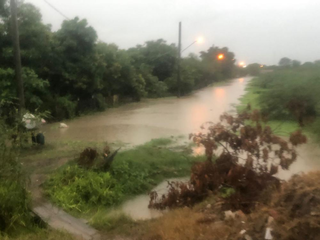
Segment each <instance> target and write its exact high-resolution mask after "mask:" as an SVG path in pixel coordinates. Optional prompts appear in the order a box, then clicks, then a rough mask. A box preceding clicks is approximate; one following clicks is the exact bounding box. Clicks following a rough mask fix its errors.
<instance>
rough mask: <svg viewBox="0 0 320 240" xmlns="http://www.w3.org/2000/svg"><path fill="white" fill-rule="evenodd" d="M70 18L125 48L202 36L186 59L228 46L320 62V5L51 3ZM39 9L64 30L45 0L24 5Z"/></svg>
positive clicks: (303, 0) (274, 58)
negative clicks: (192, 54)
mask: <svg viewBox="0 0 320 240" xmlns="http://www.w3.org/2000/svg"><path fill="white" fill-rule="evenodd" d="M47 1H49V2H50V3H51V4H52V5H54V6H55V7H56V8H57V9H59V10H60V11H61V12H63V13H64V14H65V15H66V16H68V17H69V18H74V17H76V16H78V17H80V18H86V19H87V20H88V22H89V24H90V25H91V26H93V27H94V28H95V30H96V31H97V33H98V36H99V39H100V40H102V41H105V42H108V43H112V42H113V43H116V44H117V45H118V46H119V47H120V48H129V47H134V46H135V45H137V44H143V43H144V42H145V41H148V40H156V39H159V38H163V39H165V40H166V41H167V42H168V43H177V41H178V22H179V21H182V44H183V46H184V47H186V46H188V45H189V44H190V43H192V42H193V41H194V40H195V39H196V38H197V37H198V36H200V35H201V36H203V38H204V39H205V42H204V43H202V44H201V45H200V44H197V45H196V44H195V45H193V46H192V47H190V48H189V49H188V50H187V51H186V52H185V53H184V54H186V55H187V54H189V53H190V52H194V53H199V52H200V51H203V50H207V49H208V48H209V47H210V46H211V45H213V44H214V45H216V46H219V47H224V46H226V47H228V48H229V49H230V50H231V51H232V52H234V53H235V55H236V59H238V60H239V61H245V62H246V63H253V62H259V63H262V64H268V65H270V64H277V63H278V61H279V59H280V58H281V57H289V58H292V59H297V60H300V61H302V62H305V61H314V60H317V59H320V0H157V1H156V0H113V1H111V0H91V1H90V0H47ZM25 2H30V3H33V4H34V5H35V6H37V7H38V8H40V10H41V13H42V15H43V21H44V23H50V24H51V25H52V27H53V30H57V29H59V27H60V25H61V23H62V21H63V20H64V18H63V17H62V16H61V15H59V14H58V13H57V12H56V11H54V10H53V9H52V8H51V7H50V6H49V5H47V4H46V3H45V2H44V0H25Z"/></svg>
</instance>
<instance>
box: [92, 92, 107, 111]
mask: <svg viewBox="0 0 320 240" xmlns="http://www.w3.org/2000/svg"><path fill="white" fill-rule="evenodd" d="M94 99H95V103H96V108H97V109H98V110H99V111H103V110H105V109H106V107H107V103H106V99H105V97H104V96H103V95H102V94H101V93H98V94H95V95H94Z"/></svg>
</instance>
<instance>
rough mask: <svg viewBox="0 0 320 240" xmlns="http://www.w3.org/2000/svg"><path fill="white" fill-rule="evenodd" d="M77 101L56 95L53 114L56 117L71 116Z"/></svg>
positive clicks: (74, 111) (73, 114)
mask: <svg viewBox="0 0 320 240" xmlns="http://www.w3.org/2000/svg"><path fill="white" fill-rule="evenodd" d="M76 106H77V103H76V102H73V101H71V100H70V98H69V97H57V98H56V99H55V106H54V111H53V113H54V114H53V115H54V116H56V118H58V119H65V118H73V117H75V114H76Z"/></svg>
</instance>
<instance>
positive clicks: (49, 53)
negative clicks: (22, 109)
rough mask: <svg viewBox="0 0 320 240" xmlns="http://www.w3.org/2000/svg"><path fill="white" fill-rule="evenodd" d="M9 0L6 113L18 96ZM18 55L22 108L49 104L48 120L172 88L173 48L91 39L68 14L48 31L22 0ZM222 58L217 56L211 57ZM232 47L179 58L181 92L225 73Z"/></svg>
mask: <svg viewBox="0 0 320 240" xmlns="http://www.w3.org/2000/svg"><path fill="white" fill-rule="evenodd" d="M8 4H9V3H8V1H5V0H1V1H0V5H1V6H0V8H1V12H0V14H1V15H0V89H1V92H0V114H2V115H8V114H10V111H12V109H14V106H15V104H16V102H17V99H16V86H15V81H14V64H13V63H14V61H13V49H12V40H11V39H12V36H11V31H10V29H11V28H10V27H11V26H10V25H11V23H10V11H9V5H8ZM18 10H19V11H18V21H19V30H20V45H21V60H22V66H23V75H22V77H23V81H24V89H25V101H26V108H27V110H29V111H31V112H34V111H36V110H37V111H46V110H49V111H50V113H51V115H52V116H53V119H55V120H58V119H63V118H72V117H74V116H76V115H79V114H81V113H83V112H86V111H92V110H103V109H105V108H106V107H107V106H108V104H110V105H111V104H113V103H114V101H115V100H117V99H119V100H120V101H139V100H140V99H141V98H144V97H163V96H167V95H175V94H177V91H178V85H177V47H176V45H174V44H167V43H166V41H164V40H162V39H159V40H156V41H148V42H145V43H144V44H143V45H137V46H136V47H134V48H130V49H128V50H122V49H119V48H118V46H116V45H115V44H107V43H104V42H101V41H98V36H97V33H96V31H95V30H94V28H93V27H91V26H89V25H88V22H87V21H86V20H81V19H79V18H74V19H72V20H66V21H64V22H63V23H62V26H61V28H60V29H59V30H58V31H56V32H53V31H51V27H50V25H45V24H43V23H42V16H41V13H40V12H39V10H38V9H37V8H36V7H35V6H33V5H32V4H27V3H21V4H20V5H19V9H18ZM219 54H223V55H224V58H223V59H220V60H218V58H217V56H218V55H219ZM234 63H235V59H234V54H233V53H232V52H229V50H228V48H218V47H214V46H213V47H211V48H209V49H208V51H206V52H201V53H200V57H198V56H196V55H189V56H188V57H186V58H183V59H182V61H181V75H182V77H181V85H180V88H181V93H182V94H188V93H189V92H191V91H192V90H194V89H198V88H201V87H204V86H207V85H208V84H210V83H213V82H215V81H220V80H223V79H227V78H231V77H233V76H234V74H235V71H236V68H235V65H234Z"/></svg>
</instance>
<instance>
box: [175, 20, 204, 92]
mask: <svg viewBox="0 0 320 240" xmlns="http://www.w3.org/2000/svg"><path fill="white" fill-rule="evenodd" d="M196 42H199V43H201V42H203V38H201V37H199V38H198V39H197V40H195V41H194V42H193V43H191V44H190V45H189V46H188V47H186V48H185V49H183V50H182V51H181V22H179V41H178V69H177V70H178V71H177V82H178V98H179V97H180V94H181V73H180V72H181V69H180V68H181V66H180V64H181V53H182V52H184V51H185V50H187V49H188V48H189V47H191V46H192V45H193V44H195V43H196Z"/></svg>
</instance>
